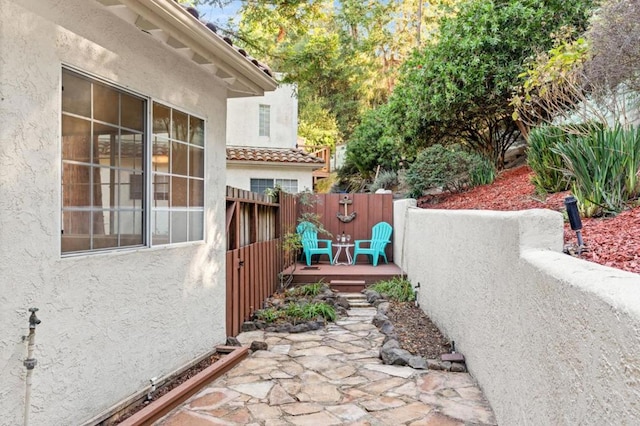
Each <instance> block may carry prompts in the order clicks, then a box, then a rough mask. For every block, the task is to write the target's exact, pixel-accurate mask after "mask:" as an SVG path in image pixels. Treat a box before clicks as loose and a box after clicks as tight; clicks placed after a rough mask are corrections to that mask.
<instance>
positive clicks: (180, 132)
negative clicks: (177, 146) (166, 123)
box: [171, 109, 189, 142]
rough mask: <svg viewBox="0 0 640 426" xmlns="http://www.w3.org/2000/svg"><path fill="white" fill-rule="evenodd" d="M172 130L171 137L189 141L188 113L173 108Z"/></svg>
mask: <svg viewBox="0 0 640 426" xmlns="http://www.w3.org/2000/svg"><path fill="white" fill-rule="evenodd" d="M172 130H173V132H172V133H171V137H172V138H173V139H178V140H181V141H183V142H188V141H189V138H188V135H189V133H188V131H189V119H188V115H187V114H185V113H184V112H180V111H176V110H175V109H174V110H173V121H172Z"/></svg>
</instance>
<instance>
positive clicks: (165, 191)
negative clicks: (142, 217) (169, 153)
mask: <svg viewBox="0 0 640 426" xmlns="http://www.w3.org/2000/svg"><path fill="white" fill-rule="evenodd" d="M152 189H153V200H154V203H153V205H154V206H155V207H169V176H166V175H158V174H156V175H154V176H153V188H152Z"/></svg>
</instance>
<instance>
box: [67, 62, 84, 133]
mask: <svg viewBox="0 0 640 426" xmlns="http://www.w3.org/2000/svg"><path fill="white" fill-rule="evenodd" d="M62 111H64V112H69V113H72V114H78V115H82V116H83V117H87V118H89V117H91V83H90V82H89V81H88V80H86V79H84V78H81V77H79V76H77V75H75V74H73V73H71V72H70V71H67V70H63V71H62ZM63 134H64V133H63Z"/></svg>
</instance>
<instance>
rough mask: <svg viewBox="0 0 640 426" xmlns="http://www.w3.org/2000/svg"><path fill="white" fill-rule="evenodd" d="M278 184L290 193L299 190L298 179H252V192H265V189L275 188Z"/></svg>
mask: <svg viewBox="0 0 640 426" xmlns="http://www.w3.org/2000/svg"><path fill="white" fill-rule="evenodd" d="M276 186H279V187H280V189H282V190H283V191H284V192H288V193H290V194H296V193H297V192H298V180H297V179H251V192H257V193H259V194H264V191H265V190H267V189H273V188H275V187H276Z"/></svg>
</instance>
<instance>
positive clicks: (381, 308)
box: [378, 301, 389, 315]
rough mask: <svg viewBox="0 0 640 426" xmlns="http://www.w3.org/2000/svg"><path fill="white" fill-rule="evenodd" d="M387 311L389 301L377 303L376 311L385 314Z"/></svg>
mask: <svg viewBox="0 0 640 426" xmlns="http://www.w3.org/2000/svg"><path fill="white" fill-rule="evenodd" d="M388 312H389V302H386V301H385V302H382V303H380V304H378V313H379V314H382V315H387V313H388Z"/></svg>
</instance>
